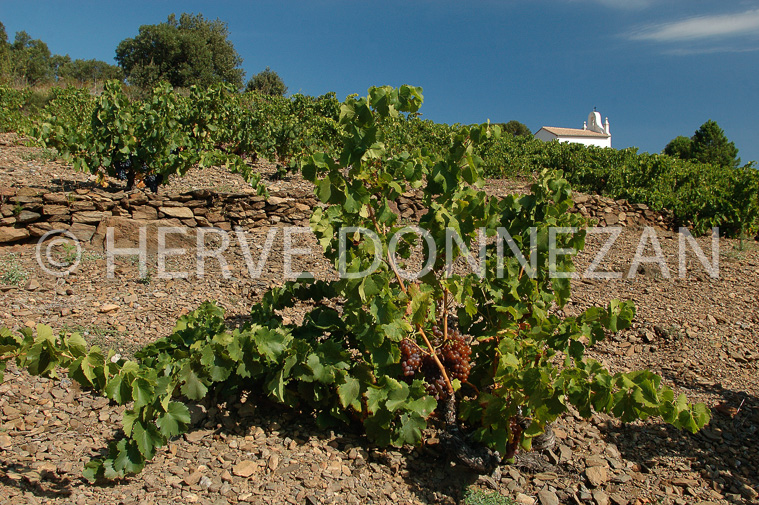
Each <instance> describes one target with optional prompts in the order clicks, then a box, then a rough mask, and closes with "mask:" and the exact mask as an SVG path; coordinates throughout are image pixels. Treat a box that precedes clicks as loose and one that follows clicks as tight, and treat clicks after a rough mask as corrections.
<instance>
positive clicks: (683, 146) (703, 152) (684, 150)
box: [664, 119, 741, 167]
mask: <svg viewBox="0 0 759 505" xmlns="http://www.w3.org/2000/svg"><path fill="white" fill-rule="evenodd" d="M664 154H668V155H670V156H675V157H677V158H681V159H684V160H694V161H700V162H701V163H711V164H712V165H717V166H727V167H737V166H739V165H740V163H741V159H740V158H738V148H737V147H735V143H734V142H730V141H729V140H728V139H727V136H726V135H725V132H724V131H723V130H722V128H720V127H719V125H718V124H717V122H716V121H712V120H711V119H710V120H708V121H707V122H706V123H704V124H702V125H701V127H700V128H699V129H698V130H696V132H695V133H694V134H693V136H692V137H691V138H687V137H683V136H682V135H681V136H679V137H676V138H674V139H672V141H670V143H669V144H667V146H666V147H665V148H664Z"/></svg>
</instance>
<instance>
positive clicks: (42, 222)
mask: <svg viewBox="0 0 759 505" xmlns="http://www.w3.org/2000/svg"><path fill="white" fill-rule="evenodd" d="M0 202H1V203H0V212H2V217H0V243H4V242H15V241H18V240H24V239H28V238H36V237H41V236H43V235H44V234H45V233H47V232H49V231H51V230H68V231H69V232H71V233H73V234H74V235H76V237H77V238H79V240H82V241H84V242H89V241H90V240H92V238H93V236H94V235H95V234H96V232H97V229H98V226H99V225H100V224H101V223H102V222H105V221H106V220H109V219H110V218H113V217H122V218H128V219H134V220H140V221H146V222H151V221H156V220H161V221H162V222H164V223H165V224H167V225H172V226H186V227H192V228H194V227H214V228H220V229H223V230H232V229H233V228H235V227H238V226H240V227H243V228H254V227H259V226H270V225H273V224H277V223H283V224H290V225H299V226H307V225H308V219H309V217H310V215H311V211H312V209H313V208H314V206H316V205H317V202H316V198H315V197H314V195H313V193H310V192H307V191H296V192H292V191H290V192H288V194H284V192H279V193H274V194H272V195H271V196H269V198H268V199H267V198H265V197H263V196H259V195H256V194H255V193H217V192H213V191H210V190H206V189H200V190H195V191H190V192H186V193H179V194H160V193H159V194H153V193H145V192H143V191H139V190H138V191H132V192H128V193H127V192H124V191H120V192H118V193H109V192H107V191H103V190H101V189H77V190H75V191H72V192H65V193H64V192H60V193H46V192H40V191H38V190H36V189H34V188H3V189H0Z"/></svg>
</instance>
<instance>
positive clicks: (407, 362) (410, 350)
mask: <svg viewBox="0 0 759 505" xmlns="http://www.w3.org/2000/svg"><path fill="white" fill-rule="evenodd" d="M432 341H433V345H434V346H435V353H436V354H437V358H438V359H439V360H440V362H441V363H442V364H443V366H444V367H445V370H446V373H447V374H448V378H449V379H450V380H454V379H458V380H460V381H462V382H463V381H466V380H467V379H468V378H469V372H470V371H471V367H472V364H471V362H470V357H471V355H472V348H471V347H470V346H469V344H468V343H467V342H466V338H465V337H464V336H463V335H462V334H461V333H459V331H458V330H456V329H454V328H448V339H447V340H446V339H445V338H444V335H443V331H442V330H441V329H440V328H439V327H438V326H433V327H432ZM400 350H401V368H402V369H403V376H404V378H406V379H407V380H409V381H410V380H413V379H414V377H415V376H416V375H417V374H419V375H420V377H419V378H423V379H424V381H425V382H426V388H427V393H428V394H430V395H431V396H433V397H434V398H435V399H436V400H444V399H446V398H448V387H447V386H446V384H445V378H444V377H443V373H442V372H441V371H440V368H439V367H438V366H437V363H435V359H434V358H433V357H432V355H430V354H429V353H425V352H423V351H422V350H421V348H420V347H419V346H418V345H417V344H416V342H414V341H412V340H410V339H403V340H402V341H401V343H400Z"/></svg>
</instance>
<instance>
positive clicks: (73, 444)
mask: <svg viewBox="0 0 759 505" xmlns="http://www.w3.org/2000/svg"><path fill="white" fill-rule="evenodd" d="M15 141H16V139H15V138H14V137H13V136H10V135H3V136H0V187H1V186H33V187H39V188H51V189H62V188H65V189H73V188H75V187H86V186H87V185H91V184H92V181H91V180H89V177H88V176H87V175H86V174H81V173H75V172H73V171H72V170H71V169H70V168H68V167H66V166H65V165H63V164H61V163H59V162H57V161H51V160H50V159H48V158H49V157H48V156H47V155H46V153H45V152H43V151H41V150H39V149H36V148H28V147H21V146H18V145H17V144H16V142H15ZM259 169H260V170H261V171H262V172H263V173H264V174H265V176H266V177H265V180H266V181H267V184H268V185H269V186H270V188H271V189H274V190H283V191H287V190H290V189H294V188H303V187H307V186H308V183H306V182H305V181H303V180H302V179H300V178H299V177H298V176H292V177H290V178H288V179H285V180H275V179H274V178H273V177H272V174H273V173H274V168H273V167H272V166H270V165H261V166H259ZM528 184H529V181H528V180H522V181H490V184H489V185H488V188H487V190H488V191H489V192H491V193H492V194H495V195H503V194H507V193H509V192H514V191H517V192H524V191H525V189H526V187H527V186H528ZM200 187H204V188H214V189H217V190H219V191H239V190H241V189H242V188H244V187H245V183H244V182H243V181H242V180H241V179H240V178H239V177H237V176H235V175H232V174H228V173H226V172H224V171H223V170H218V169H211V170H203V171H199V170H194V171H191V172H190V173H189V174H188V176H187V177H186V178H184V179H181V180H173V181H172V182H171V184H170V186H169V187H168V188H164V189H161V191H176V190H178V189H191V188H200ZM272 230H275V231H276V235H275V241H274V245H273V247H272V250H271V252H270V255H269V259H268V261H267V262H266V268H264V269H263V271H262V273H261V275H260V276H258V277H253V276H251V275H250V274H249V272H248V267H247V264H246V262H245V259H244V257H243V254H242V250H241V249H240V246H239V244H238V243H237V242H236V241H235V240H234V239H233V241H232V244H231V245H230V248H229V250H227V251H226V252H225V253H224V257H225V259H226V260H227V263H228V264H227V267H226V268H224V269H223V271H222V268H221V267H220V265H219V264H218V263H217V262H216V261H213V260H209V262H208V263H207V264H206V269H205V275H204V276H202V277H201V276H199V275H198V274H197V270H196V268H197V262H196V260H195V256H194V254H192V253H191V252H190V251H188V253H187V254H185V255H181V256H176V257H174V258H171V261H169V264H168V266H167V269H168V270H169V271H175V272H176V271H188V272H189V276H188V278H186V279H163V278H160V276H159V275H158V271H157V264H156V259H155V257H153V256H151V257H149V261H148V272H149V276H148V277H146V278H140V276H139V273H138V264H137V262H136V260H134V259H132V258H128V257H123V258H118V259H117V261H116V265H115V271H114V276H113V278H108V277H107V275H106V259H105V257H104V255H103V254H102V251H99V250H97V249H87V250H85V251H84V254H83V256H82V260H81V263H80V264H79V266H78V267H77V268H76V270H75V271H74V272H73V273H72V275H70V276H68V277H64V278H60V279H58V278H52V277H49V276H46V275H45V274H44V272H43V271H42V269H41V268H40V266H39V264H38V262H37V259H36V254H35V245H34V244H16V245H6V246H0V275H2V281H0V285H2V286H0V326H8V327H10V328H19V327H21V326H24V325H34V324H36V323H38V322H42V323H45V324H48V325H50V326H52V327H53V328H54V329H55V330H67V331H80V332H82V333H83V334H84V335H85V338H86V339H88V341H89V342H90V343H91V344H98V345H101V346H103V347H106V348H114V349H116V350H118V351H119V352H121V353H122V354H127V355H128V354H130V353H132V352H134V350H136V349H138V348H139V347H141V346H143V345H144V344H146V343H148V342H152V341H154V340H155V339H157V338H160V337H163V336H166V335H167V334H169V333H170V332H171V329H172V327H171V326H172V324H171V323H172V322H173V321H175V320H176V319H177V318H178V317H179V316H180V315H182V314H184V313H186V312H187V311H190V310H192V309H193V308H195V307H196V306H197V305H199V304H200V303H201V302H202V301H204V300H206V299H208V298H209V297H211V298H214V299H215V300H216V301H217V302H218V303H219V304H220V305H222V306H223V307H224V308H225V309H226V310H227V317H228V318H229V320H230V322H231V323H232V324H234V323H235V322H240V321H242V320H243V319H244V318H245V317H246V315H247V314H248V312H249V310H250V306H251V305H252V304H253V303H255V302H256V301H257V300H259V299H260V297H261V295H262V294H263V293H264V292H265V291H266V290H267V289H268V288H270V287H271V286H275V285H278V284H281V283H282V282H283V279H284V278H285V270H284V255H283V245H282V244H283V241H282V239H283V231H282V229H278V228H274V227H272V228H261V229H255V230H251V231H250V232H249V235H248V241H249V245H250V247H251V251H252V253H253V258H254V260H257V259H258V256H259V255H260V251H261V250H262V248H263V244H264V243H265V240H266V237H267V234H268V233H270V232H271V231H272ZM641 236H642V231H641V230H637V229H632V228H625V229H624V230H623V233H622V234H621V235H620V237H619V238H618V239H617V240H616V242H615V244H614V246H613V248H612V249H611V251H610V252H609V253H608V254H607V255H606V257H605V259H604V260H603V261H601V263H600V264H599V266H598V270H599V271H608V272H618V273H621V274H623V275H622V278H620V279H614V280H592V279H577V280H573V281H572V283H573V285H572V288H573V291H572V293H573V295H572V300H571V302H570V303H569V304H568V306H567V307H565V309H564V310H565V312H566V313H567V314H572V313H575V312H577V311H580V310H584V309H585V308H587V307H589V306H592V305H596V304H602V303H605V302H607V301H608V300H610V299H612V298H620V299H632V300H634V301H635V303H636V306H637V310H638V312H637V315H636V318H635V322H634V325H633V327H632V328H630V329H629V330H626V331H624V332H621V333H620V334H618V335H616V336H614V337H613V338H612V339H610V340H609V341H606V342H603V343H601V344H600V345H598V346H597V347H596V348H595V350H594V351H593V356H594V357H595V358H597V359H599V360H600V361H602V362H603V363H605V364H606V365H607V366H608V367H610V368H611V369H612V370H613V371H620V370H633V369H638V368H648V369H651V370H652V371H654V372H656V373H659V374H661V375H662V376H663V378H664V382H665V383H667V384H669V385H670V386H672V387H673V388H674V389H675V390H676V392H678V393H679V392H684V393H686V394H687V395H688V396H689V398H690V399H691V400H692V401H703V402H706V403H707V405H709V406H710V407H711V408H712V412H713V419H712V422H711V423H710V425H709V426H708V427H707V428H706V429H704V430H703V431H702V432H700V433H699V434H696V435H690V434H687V433H682V432H679V431H677V430H674V429H671V428H670V427H668V426H666V425H664V424H662V423H660V422H658V421H656V420H649V421H645V422H636V423H632V424H626V425H623V424H621V423H619V422H618V421H616V420H613V419H610V418H608V417H606V416H600V415H596V416H594V417H593V418H592V419H590V420H583V419H580V418H579V417H576V416H574V415H573V414H572V413H570V414H568V415H567V416H565V417H563V418H562V419H560V420H559V421H558V422H557V423H556V429H555V433H556V435H557V444H556V446H555V447H554V448H553V449H552V450H551V451H546V452H544V453H541V454H537V455H535V458H534V460H533V461H532V463H530V464H528V463H529V461H528V463H520V464H518V465H504V466H502V467H500V468H499V469H497V470H496V472H495V473H494V474H493V475H490V476H478V475H476V474H473V473H471V472H469V471H468V470H466V469H464V468H462V467H460V466H457V465H456V464H455V463H452V462H450V461H448V458H447V457H446V455H445V454H444V453H443V451H442V450H441V448H440V446H439V445H438V444H437V440H436V438H434V434H433V435H432V438H430V440H429V441H428V442H427V443H426V444H425V445H424V446H423V447H419V448H404V449H403V450H384V449H377V448H375V447H372V446H371V445H370V444H369V443H368V442H367V441H366V440H365V439H364V438H363V437H362V436H361V434H360V433H358V432H353V431H351V429H350V428H346V429H344V430H343V431H336V432H324V431H323V430H319V429H317V428H316V426H315V424H314V423H313V420H312V418H311V416H310V415H308V414H305V413H299V412H293V411H288V410H283V409H281V408H280V407H278V406H276V405H272V404H269V403H267V402H266V400H264V399H261V398H256V397H255V396H252V397H250V398H239V399H237V400H235V401H233V402H231V404H230V405H220V406H217V405H210V404H206V405H202V406H198V407H197V408H196V409H195V410H194V412H193V423H194V426H195V429H194V431H192V432H190V433H188V434H187V435H185V436H184V437H181V438H179V439H177V440H174V441H172V442H171V443H170V444H169V446H168V447H165V448H163V449H162V450H160V451H159V452H158V454H157V456H156V457H155V459H154V460H153V461H151V462H150V463H149V464H148V465H147V467H146V469H145V470H144V471H143V473H141V474H140V475H138V476H134V477H130V478H128V479H125V480H123V481H121V482H118V483H115V484H112V485H105V486H90V485H88V484H87V483H86V482H85V481H83V480H82V479H81V477H80V476H81V470H82V466H83V464H84V463H85V462H86V461H87V460H88V459H89V458H90V457H91V456H93V455H97V454H98V451H100V450H101V449H102V448H103V447H105V446H106V444H107V440H108V439H109V438H110V437H111V436H113V434H114V433H116V431H117V430H118V428H119V426H120V418H121V417H120V416H121V410H120V408H118V407H114V406H112V405H109V403H108V401H107V400H106V399H103V398H99V397H96V396H92V395H91V394H90V393H88V392H82V391H80V390H78V388H76V387H75V385H74V384H72V383H71V382H70V381H68V380H66V379H64V380H62V381H60V382H54V381H50V380H46V379H40V378H34V377H30V376H29V375H28V374H27V373H26V372H24V371H18V370H16V369H15V368H14V367H13V366H10V367H9V370H8V372H7V373H6V378H5V382H4V383H3V384H0V503H13V504H21V503H48V502H50V503H77V504H90V503H98V504H116V503H123V504H138V503H139V504H152V503H167V504H168V503H202V504H214V505H221V504H227V503H239V502H243V503H247V502H250V503H293V504H302V503H306V504H317V503H362V504H363V503H393V504H400V503H456V502H458V501H459V500H461V498H462V496H463V493H464V492H465V490H466V489H468V488H477V489H481V490H483V491H484V492H487V493H500V494H502V495H504V496H508V497H510V498H512V499H513V500H516V502H517V503H541V504H544V505H547V504H558V503H595V504H598V505H601V504H607V503H611V504H616V505H619V504H644V503H666V504H669V503H676V504H678V505H681V504H690V503H702V504H707V503H759V500H757V490H759V458H758V457H757V454H759V433H757V427H758V426H759V379H757V377H758V376H759V338H758V337H759V303H758V302H757V292H759V289H758V288H759V246H758V245H757V244H756V243H755V242H749V243H746V244H744V247H743V249H741V248H740V245H739V243H738V242H737V241H734V240H726V239H720V240H719V242H718V245H719V277H718V278H711V277H710V276H709V273H708V271H707V269H706V268H705V267H704V266H703V265H701V263H700V262H699V260H698V259H696V257H695V256H694V255H693V254H692V253H688V254H687V261H686V267H687V268H686V276H685V277H684V278H679V277H678V251H679V246H680V241H679V237H680V236H679V234H677V233H673V232H672V231H668V230H663V229H657V230H656V237H657V239H658V241H659V243H660V245H661V248H662V251H663V253H664V257H665V258H666V262H667V265H668V269H669V272H670V274H671V276H667V275H665V272H662V268H661V266H660V265H658V264H656V263H644V264H641V265H640V266H639V267H638V268H637V269H633V270H634V274H635V275H634V277H631V276H630V275H629V273H630V270H631V268H630V267H631V264H632V263H633V259H634V258H635V254H636V249H637V247H638V245H639V243H640V242H641ZM607 238H608V235H606V234H598V235H593V236H589V239H588V245H587V247H586V250H585V251H584V252H583V253H581V254H580V255H579V256H578V258H577V260H576V264H577V265H578V271H580V272H583V271H585V269H586V268H587V266H588V265H589V264H590V263H591V262H592V261H593V260H594V258H595V256H596V253H597V252H598V251H599V250H600V248H601V246H602V245H603V243H604V241H605V240H606V239H607ZM697 243H698V244H699V246H700V247H701V248H702V249H703V251H704V252H705V254H706V257H707V258H708V259H711V258H712V256H711V251H712V249H711V246H712V244H711V238H710V237H702V238H699V239H698V240H697ZM180 245H181V244H180ZM296 245H299V246H300V247H304V248H308V249H309V250H310V251H311V252H312V253H311V254H305V255H302V256H295V257H294V258H293V265H292V270H293V271H296V272H297V271H301V270H304V271H310V272H313V273H314V274H315V275H316V276H317V277H320V278H329V277H331V276H333V275H334V272H333V271H332V269H331V267H330V266H329V264H328V263H327V262H326V261H325V260H324V258H323V257H322V256H321V254H320V249H319V247H318V243H317V242H316V240H315V238H314V237H313V236H312V235H311V234H310V233H305V234H303V235H298V236H296ZM187 246H188V249H189V244H188V245H187ZM651 251H652V249H651V246H650V245H649V247H648V249H646V251H645V253H644V254H645V255H647V256H648V255H651V254H652V252H651ZM58 252H59V254H63V252H62V251H58ZM225 272H226V273H228V274H230V275H229V278H225V275H223V274H224V273H225ZM667 277H671V278H667ZM10 281H13V282H10ZM287 316H288V317H292V318H297V317H298V316H299V313H298V311H297V310H295V311H293V312H292V313H291V314H287Z"/></svg>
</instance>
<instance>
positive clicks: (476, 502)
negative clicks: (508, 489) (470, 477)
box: [461, 488, 516, 505]
mask: <svg viewBox="0 0 759 505" xmlns="http://www.w3.org/2000/svg"><path fill="white" fill-rule="evenodd" d="M461 503H463V504H464V505H516V502H515V501H514V500H512V499H511V498H509V497H508V496H503V495H502V494H500V493H497V492H495V491H491V492H489V493H488V492H485V491H481V490H479V489H472V488H469V489H467V491H466V493H464V499H463V500H461Z"/></svg>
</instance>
